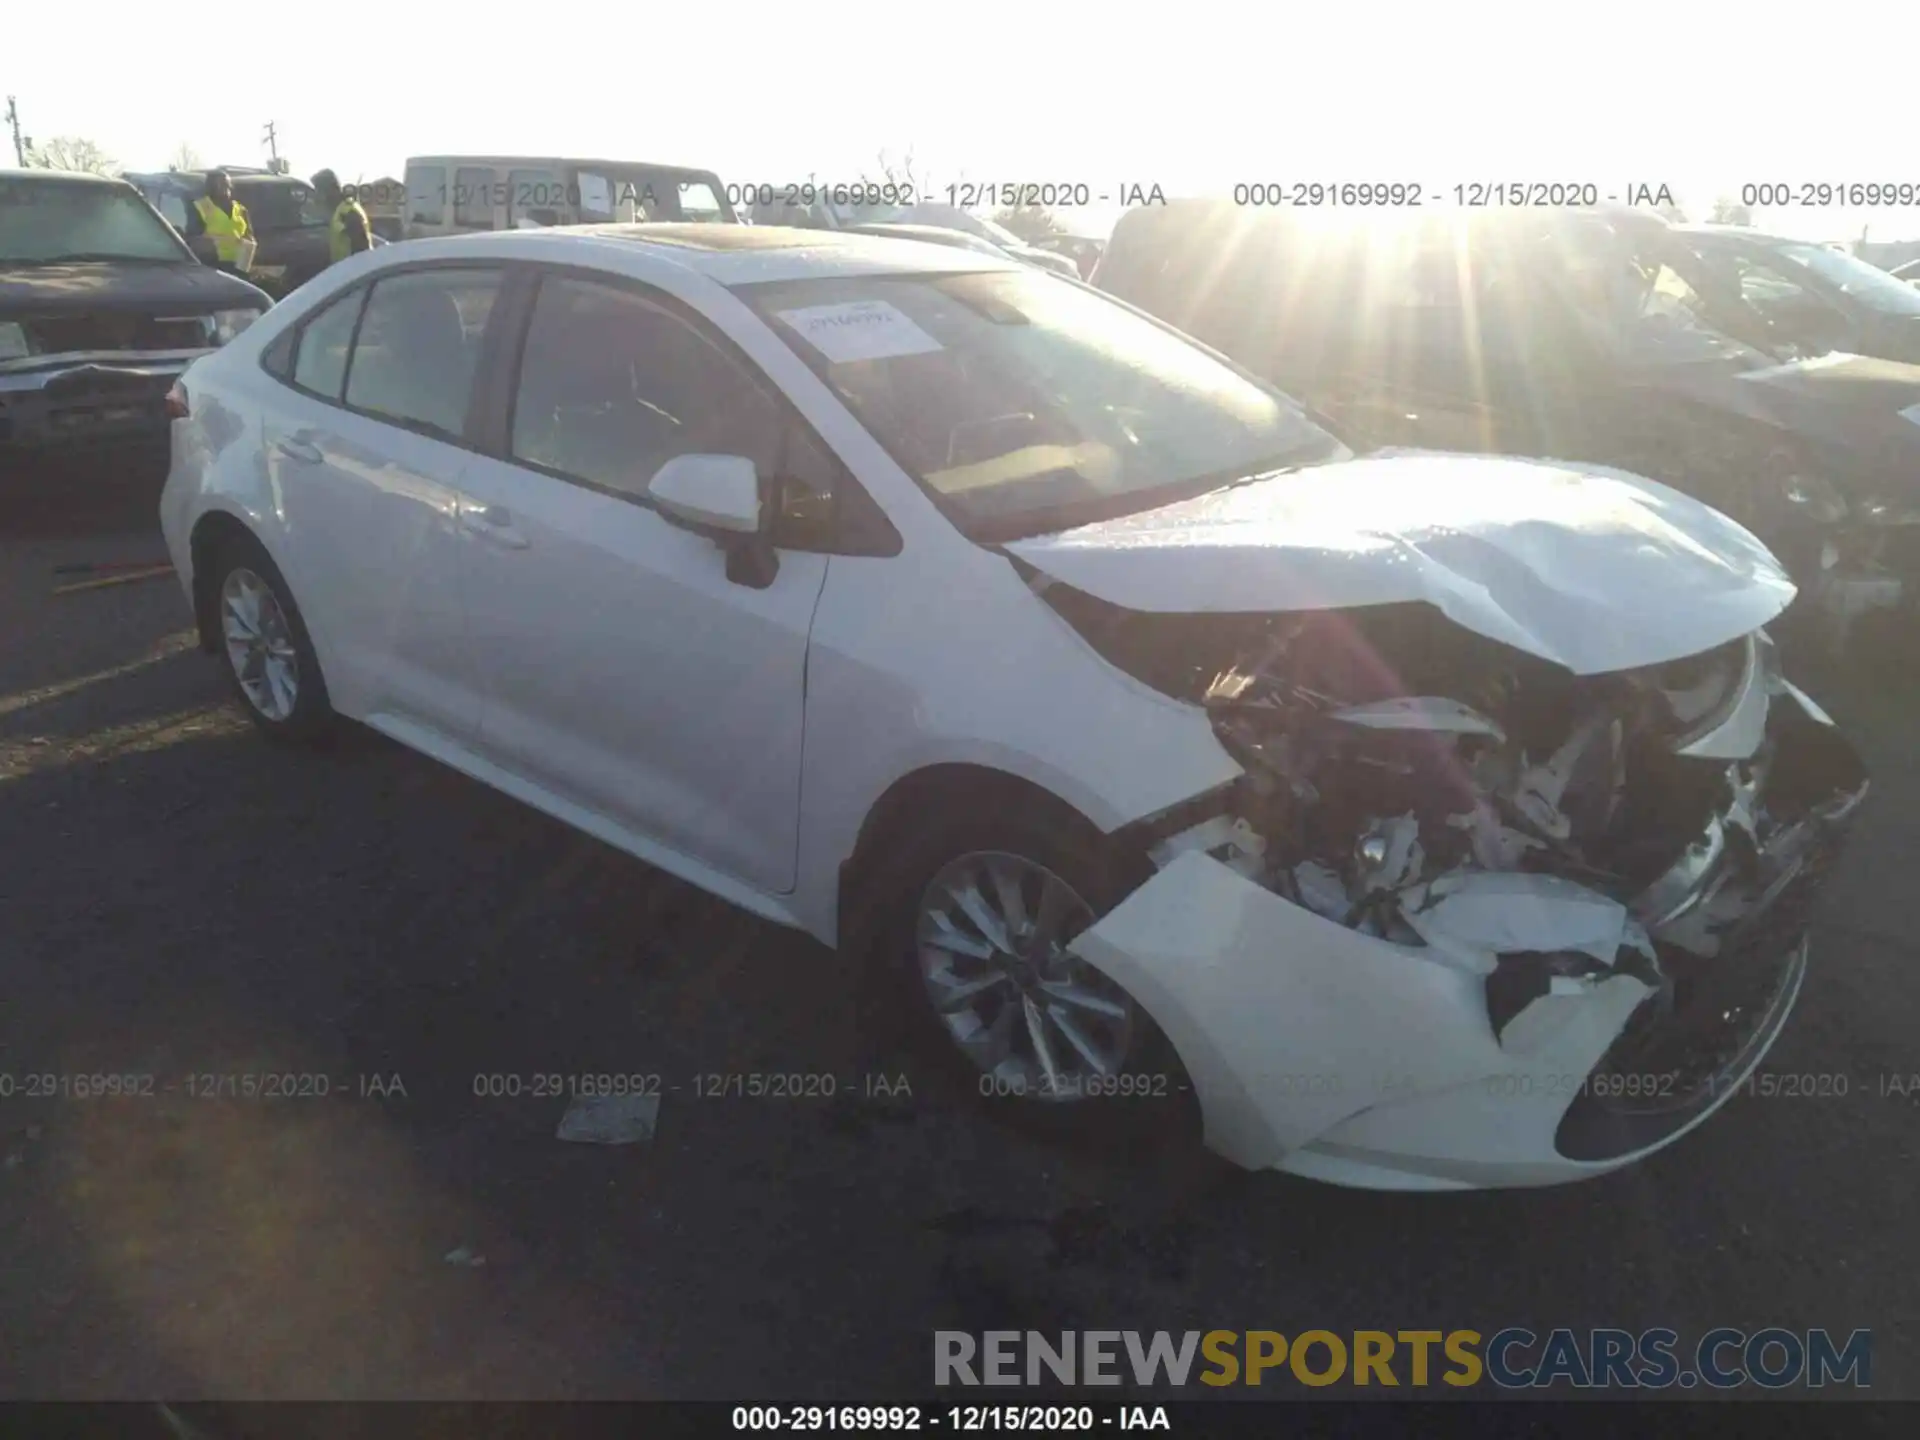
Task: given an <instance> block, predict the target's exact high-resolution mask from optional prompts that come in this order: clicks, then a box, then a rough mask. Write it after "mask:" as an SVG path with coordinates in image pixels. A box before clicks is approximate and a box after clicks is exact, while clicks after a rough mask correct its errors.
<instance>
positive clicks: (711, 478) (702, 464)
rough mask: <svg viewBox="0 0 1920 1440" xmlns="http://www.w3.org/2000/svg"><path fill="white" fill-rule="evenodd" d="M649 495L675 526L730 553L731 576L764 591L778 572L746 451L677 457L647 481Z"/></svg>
mask: <svg viewBox="0 0 1920 1440" xmlns="http://www.w3.org/2000/svg"><path fill="white" fill-rule="evenodd" d="M647 498H648V499H650V500H652V501H653V503H654V504H655V505H657V506H659V508H660V513H661V514H662V515H663V516H665V517H666V518H667V519H668V520H669V521H670V522H672V523H673V524H675V525H680V526H683V527H684V528H686V529H688V530H693V531H697V532H698V533H700V534H702V535H705V536H706V537H707V538H708V539H710V540H712V541H713V542H714V543H715V544H717V545H718V546H720V548H721V549H722V550H724V551H726V554H727V578H728V579H729V580H732V581H735V582H737V583H738V584H741V585H747V586H751V587H752V588H753V589H755V590H764V589H766V588H767V587H768V586H769V585H771V584H772V583H773V578H774V576H775V575H777V574H778V573H779V570H780V558H779V556H778V555H777V554H776V553H775V552H774V548H773V546H772V544H771V543H770V542H769V541H768V538H767V535H766V531H765V529H764V528H763V527H764V518H765V511H764V509H763V508H762V505H761V501H760V475H759V472H758V471H757V470H756V469H755V468H754V464H753V461H751V460H749V459H747V458H746V456H744V455H676V456H674V457H673V458H672V459H671V460H669V461H667V463H666V464H664V465H662V466H661V467H660V468H659V469H658V470H656V471H654V473H653V478H652V479H651V480H649V481H648V482H647Z"/></svg>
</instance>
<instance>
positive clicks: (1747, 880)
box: [1074, 685, 1866, 1190]
mask: <svg viewBox="0 0 1920 1440" xmlns="http://www.w3.org/2000/svg"><path fill="white" fill-rule="evenodd" d="M1770 711H1771V713H1769V714H1768V715H1767V716H1766V718H1765V720H1764V731H1763V732H1756V733H1755V734H1754V735H1753V748H1752V754H1751V755H1750V756H1748V757H1747V758H1746V759H1744V760H1737V761H1734V762H1732V764H1731V766H1730V768H1729V771H1728V775H1729V799H1728V803H1727V805H1726V806H1725V807H1724V808H1723V811H1722V812H1721V813H1719V814H1716V815H1715V816H1714V818H1713V822H1712V825H1713V835H1714V837H1715V838H1714V840H1713V843H1711V844H1707V843H1704V842H1703V843H1701V844H1699V845H1695V846H1691V847H1689V849H1688V853H1687V856H1685V857H1683V859H1682V861H1681V862H1679V863H1678V864H1677V866H1676V869H1677V871H1679V872H1680V873H1682V874H1684V875H1685V877H1686V885H1685V887H1684V888H1682V889H1679V890H1676V888H1675V887H1674V886H1673V885H1672V884H1671V883H1670V880H1671V877H1669V883H1665V884H1664V885H1663V886H1662V887H1656V888H1655V890H1653V891H1650V892H1649V894H1648V896H1647V897H1645V906H1644V907H1643V906H1642V905H1639V904H1636V906H1634V907H1633V908H1634V910H1635V914H1636V918H1640V919H1644V920H1645V921H1647V922H1648V923H1647V929H1648V931H1649V932H1650V934H1651V936H1652V940H1653V943H1654V946H1655V948H1656V951H1657V956H1658V959H1657V963H1656V964H1654V965H1653V966H1651V967H1647V968H1645V969H1642V970H1640V971H1639V972H1638V973H1629V967H1627V966H1625V965H1616V966H1614V967H1613V968H1612V970H1611V971H1607V972H1602V973H1598V974H1589V975H1584V976H1579V977H1574V976H1564V975H1563V976H1559V977H1556V978H1555V979H1554V980H1553V982H1552V983H1551V985H1548V986H1543V987H1542V991H1541V993H1538V994H1537V995H1536V996H1535V997H1534V998H1532V999H1531V1000H1530V1001H1529V1002H1528V1003H1526V1004H1525V1005H1524V1007H1523V1008H1521V1009H1520V1010H1519V1011H1518V1013H1510V1014H1507V1015H1505V1016H1496V1013H1495V1009H1494V1008H1490V981H1492V980H1493V979H1494V978H1495V976H1497V975H1498V974H1499V971H1498V970H1496V971H1495V975H1494V976H1490V975H1487V974H1486V973H1484V972H1478V973H1477V972H1476V971H1475V970H1473V969H1472V968H1471V967H1467V966H1462V965H1459V964H1456V963H1452V962H1451V961H1450V960H1449V958H1448V957H1447V956H1446V955H1445V954H1443V953H1442V952H1440V951H1439V950H1437V949H1435V948H1432V947H1422V946H1414V945H1402V944H1396V943H1393V942H1391V941H1387V940H1383V939H1379V938H1375V937H1372V936H1368V935H1364V934H1361V933H1359V932H1358V931H1356V930H1352V929H1349V928H1347V927H1346V926H1344V925H1341V924H1338V923H1336V922H1335V921H1333V920H1329V919H1325V918H1323V917H1321V916H1320V915H1317V914H1315V913H1313V912H1312V911H1309V910H1307V909H1304V908H1302V907H1301V906H1298V905H1294V904H1292V903H1290V902H1289V901H1287V900H1285V899H1282V898H1281V897H1280V896H1279V895H1278V894H1276V893H1274V892H1273V891H1271V890H1268V889H1267V888H1265V887H1264V886H1262V885H1260V884H1258V883H1256V882H1255V881H1254V880H1251V879H1248V878H1246V877H1245V876H1243V875H1242V874H1240V873H1238V872H1236V871H1235V870H1234V869H1232V868H1230V867H1229V866H1227V865H1226V864H1223V863H1221V862H1220V861H1218V860H1215V859H1213V858H1211V857H1209V856H1208V855H1206V854H1204V853H1202V852H1199V851H1188V852H1186V853H1183V854H1181V855H1179V856H1178V857H1177V858H1175V859H1173V860H1172V861H1171V862H1170V863H1169V864H1167V866H1166V868H1164V869H1163V870H1161V871H1160V872H1159V873H1158V874H1157V875H1155V876H1154V877H1153V878H1152V879H1151V880H1149V881H1147V882H1146V883H1145V884H1143V885H1142V886H1141V887H1140V888H1139V889H1137V890H1136V891H1134V893H1133V894H1132V895H1130V896H1129V897H1128V898H1127V899H1126V900H1125V901H1124V902H1122V904H1121V905H1120V906H1118V907H1117V908H1116V909H1115V910H1113V911H1112V912H1111V913H1109V914H1108V915H1107V916H1106V917H1105V918H1104V919H1102V920H1101V921H1100V922H1099V923H1098V924H1096V925H1094V926H1093V927H1092V928H1091V929H1089V930H1088V931H1086V932H1085V933H1084V934H1082V935H1081V936H1080V937H1079V939H1078V940H1077V941H1076V943H1075V946H1074V948H1075V949H1076V950H1077V951H1078V953H1079V954H1081V955H1082V956H1083V957H1084V958H1085V959H1087V960H1088V961H1089V962H1090V963H1092V964H1094V965H1096V966H1097V967H1099V968H1100V969H1101V970H1103V971H1105V972H1106V973H1107V974H1108V975H1110V976H1111V977H1112V978H1113V979H1115V980H1117V981H1118V982H1119V983H1120V984H1122V985H1124V986H1126V987H1127V989H1128V990H1129V991H1130V992H1131V993H1132V994H1133V995H1134V996H1135V997H1136V999H1137V1000H1138V1001H1139V1002H1140V1003H1141V1004H1142V1005H1143V1006H1144V1007H1145V1008H1146V1009H1147V1011H1148V1012H1149V1013H1150V1014H1151V1015H1152V1016H1153V1017H1154V1019H1155V1020H1156V1021H1157V1022H1158V1023H1159V1025H1160V1027H1161V1029H1162V1030H1163V1031H1165V1033H1166V1035H1167V1037H1168V1039H1169V1040H1170V1041H1171V1042H1172V1044H1173V1046H1174V1048H1175V1049H1176V1051H1177V1052H1178V1053H1179V1055H1180V1058H1181V1061H1182V1062H1183V1064H1184V1065H1185V1067H1186V1070H1187V1072H1188V1077H1189V1078H1190V1080H1191V1081H1192V1083H1193V1085H1194V1088H1195V1090H1196V1091H1197V1092H1198V1098H1199V1101H1200V1107H1201V1113H1202V1117H1203V1122H1204V1125H1205V1130H1206V1139H1207V1143H1208V1144H1209V1145H1210V1146H1211V1147H1212V1148H1213V1149H1215V1150H1216V1151H1218V1152H1219V1153H1220V1154H1222V1155H1223V1156H1225V1157H1226V1158H1228V1159H1230V1160H1232V1161H1234V1162H1236V1163H1238V1164H1240V1165H1243V1166H1246V1167H1248V1168H1269V1167H1271V1168H1278V1169H1282V1170H1287V1171H1291V1172H1293V1173H1296V1174H1300V1175H1305V1176H1310V1177H1313V1178H1317V1179H1322V1180H1328V1181H1333V1182H1337V1183H1342V1184H1349V1185H1359V1186H1365V1187H1368V1188H1376V1189H1425V1190H1433V1189H1466V1188H1478V1187H1485V1186H1521V1185H1544V1184H1553V1183H1557V1182H1561V1181H1566V1180H1574V1179H1580V1178H1583V1177H1586V1176H1591V1175H1597V1174H1601V1173H1604V1172H1606V1171H1608V1170H1612V1169H1616V1168H1618V1167H1620V1166H1623V1165H1626V1164H1629V1163H1631V1162H1633V1161H1634V1160H1637V1159H1639V1158H1641V1157H1643V1156H1645V1155H1647V1154H1650V1153H1652V1152H1653V1151H1655V1150H1658V1149H1660V1148H1662V1147H1664V1146H1666V1145H1669V1144H1671V1143H1672V1142H1673V1141H1675V1140H1677V1139H1678V1138H1679V1137H1680V1136H1681V1135H1684V1134H1685V1133H1686V1132H1687V1131H1688V1130H1691V1129H1692V1128H1693V1127H1695V1126H1696V1125H1698V1124H1700V1123H1701V1122H1702V1121H1704V1120H1705V1119H1706V1118H1707V1117H1708V1116H1709V1115H1711V1114H1712V1113H1713V1112H1714V1111H1715V1110H1717V1109H1718V1108H1719V1107H1720V1106H1721V1105H1722V1104H1724V1103H1725V1102H1726V1100H1727V1099H1728V1098H1729V1097H1730V1096H1731V1095H1732V1094H1733V1093H1734V1091H1735V1089H1736V1088H1737V1087H1738V1086H1739V1085H1740V1084H1741V1082H1742V1081H1743V1080H1744V1079H1745V1078H1746V1076H1747V1075H1748V1074H1749V1073H1751V1071H1752V1070H1753V1068H1754V1067H1755V1066H1756V1065H1758V1064H1759V1062H1760V1060H1761V1058H1762V1057H1763V1056H1764V1055H1765V1054H1766V1051H1767V1049H1768V1048H1769V1047H1770V1046H1771V1045H1772V1043H1773V1040H1774V1038H1775V1037H1776V1036H1777V1035H1778V1034H1779V1032H1780V1030H1781V1028H1782V1026H1783V1025H1784V1024H1785V1022H1786V1018H1787V1015H1788V1013H1789V1012H1790V1011H1791V1009H1792V1006H1793V1003H1794V1000H1795V999H1796V998H1797V996H1798V994H1799V990H1800V986H1801V984H1802V981H1803V978H1804V975H1805V972H1806V965H1807V956H1808V940H1807V926H1808V917H1809V911H1810V908H1811V905H1812V901H1813V898H1814V896H1815V895H1816V894H1817V893H1818V890H1819V887H1820V882H1821V879H1822V877H1823V875H1824V873H1825V871H1826V869H1827V867H1828V865H1829V864H1830V863H1831V861H1832V859H1833V857H1834V856H1835V855H1836V854H1837V852H1838V850H1839V848H1840V846H1841V844H1842V841H1843V838H1844V835H1845V833H1846V830H1847V828H1848V826H1849V825H1850V823H1851V821H1852V819H1853V816H1854V815H1855V813H1856V812H1857V809H1858V806H1859V803H1860V801H1861V799H1862V797H1863V796H1864V794H1865V789H1866V779H1865V775H1864V772H1863V771H1861V769H1860V768H1859V764H1858V760H1857V758H1855V757H1854V755H1853V752H1852V749H1851V747H1849V746H1848V745H1847V743H1846V742H1845V740H1844V739H1842V738H1841V737H1840V736H1839V734H1838V732H1837V731H1836V730H1835V729H1834V728H1833V725H1832V722H1831V721H1830V720H1829V719H1828V718H1827V717H1826V716H1825V715H1824V713H1822V712H1821V711H1820V710H1819V709H1818V707H1817V706H1815V705H1814V704H1813V703H1812V702H1811V701H1809V700H1807V699H1806V698H1805V697H1804V696H1803V695H1801V694H1800V692H1798V691H1797V690H1794V689H1792V687H1790V686H1784V685H1783V686H1782V687H1781V688H1780V689H1779V691H1778V692H1777V693H1775V694H1774V695H1773V697H1772V703H1771V706H1770ZM1688 763H1696V764H1712V763H1719V761H1718V760H1717V759H1700V760H1695V761H1690V762H1688ZM1763 787H1764V789H1765V800H1764V801H1763V800H1762V799H1761V798H1760V797H1761V790H1762V788H1763ZM1769 805H1770V806H1771V807H1772V808H1771V809H1769V808H1767V807H1768V806H1769ZM1589 898H1592V897H1591V896H1590V897H1589ZM1538 903H1539V905H1540V906H1541V907H1542V908H1541V910H1540V911H1538V912H1537V913H1536V915H1534V916H1532V917H1529V923H1545V920H1544V919H1542V918H1541V917H1545V916H1546V912H1547V909H1548V908H1550V906H1551V903H1552V902H1550V901H1548V900H1544V899H1543V900H1540V901H1539V902H1538ZM1654 906H1657V907H1658V909H1659V912H1660V913H1659V914H1657V915H1656V914H1653V913H1651V908H1650V907H1654ZM1508 958H1509V957H1507V956H1504V955H1503V956H1501V957H1500V963H1501V964H1502V965H1505V964H1506V963H1507V960H1508ZM1513 958H1514V959H1515V960H1516V961H1518V962H1521V963H1525V962H1526V961H1527V959H1528V957H1525V956H1515V957H1513ZM1534 958H1537V957H1534Z"/></svg>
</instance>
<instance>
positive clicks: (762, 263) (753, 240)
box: [395, 222, 1023, 285]
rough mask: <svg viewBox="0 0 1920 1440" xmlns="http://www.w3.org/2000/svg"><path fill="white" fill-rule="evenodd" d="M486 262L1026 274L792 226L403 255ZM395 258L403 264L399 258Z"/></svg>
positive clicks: (519, 236) (795, 274)
mask: <svg viewBox="0 0 1920 1440" xmlns="http://www.w3.org/2000/svg"><path fill="white" fill-rule="evenodd" d="M429 248H431V250H432V252H433V253H435V254H441V255H446V254H464V255H474V256H480V255H486V256H493V257H498V258H502V259H521V260H527V261H541V262H545V263H548V264H567V263H569V262H570V261H572V262H575V263H585V262H587V261H589V259H593V260H601V261H607V262H611V264H610V268H613V269H619V268H621V267H620V265H619V263H618V262H619V261H620V260H621V259H623V258H625V257H627V256H631V255H632V254H634V253H635V252H636V251H639V252H641V253H644V254H647V255H649V256H650V257H652V258H654V259H656V260H664V261H667V262H669V263H671V264H674V265H676V266H679V267H680V268H682V269H686V270H690V271H693V272H695V273H697V274H700V275H704V276H706V277H707V278H708V279H710V280H713V281H715V282H716V283H718V284H721V285H747V284H753V283H755V282H758V281H763V280H806V279H828V278H832V277H835V276H852V275H924V274H928V273H930V272H940V273H946V272H952V273H964V272H967V271H979V270H1015V271H1017V270H1021V269H1022V268H1023V267H1022V266H1021V265H1020V264H1019V263H1018V262H1017V261H1014V260H1010V259H1007V260H1003V259H1001V258H999V257H997V256H993V255H988V254H985V253H983V252H981V251H977V250H972V249H959V248H956V247H951V246H945V245H939V246H935V245H929V244H927V243H926V242H924V241H920V240H897V239H894V238H893V237H891V236H885V235H861V234H856V233H853V232H849V231H845V230H806V229H800V228H798V227H794V226H787V225H725V224H665V223H658V222H656V223H652V224H643V225H561V226H553V227H548V228H545V229H540V230H490V231H485V232H482V233H479V234H474V235H448V236H439V237H435V238H431V239H421V240H410V241H408V242H407V244H406V246H405V247H404V250H405V256H406V257H413V256H420V255H424V254H426V253H428V250H429ZM395 258H403V257H402V256H401V255H399V254H398V253H396V257H395Z"/></svg>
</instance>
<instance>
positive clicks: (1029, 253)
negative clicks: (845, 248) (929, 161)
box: [841, 222, 1078, 278]
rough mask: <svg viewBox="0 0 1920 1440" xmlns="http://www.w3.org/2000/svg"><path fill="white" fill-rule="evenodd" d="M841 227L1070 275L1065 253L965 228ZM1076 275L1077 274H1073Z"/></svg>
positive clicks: (859, 232)
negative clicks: (987, 236) (993, 238)
mask: <svg viewBox="0 0 1920 1440" xmlns="http://www.w3.org/2000/svg"><path fill="white" fill-rule="evenodd" d="M841 228H842V229H844V230H848V231H852V232H853V233H855V234H859V235H885V236H890V237H892V238H893V239H895V240H919V241H922V242H923V243H925V244H929V245H945V246H946V247H947V248H948V249H951V250H972V251H973V252H975V253H976V254H980V255H992V256H995V257H996V258H998V259H1002V260H1018V261H1020V262H1022V263H1023V264H1027V265H1032V266H1034V267H1035V268H1037V269H1040V270H1045V271H1047V272H1048V273H1050V274H1055V275H1073V274H1074V272H1073V270H1072V268H1071V267H1070V266H1067V265H1062V264H1061V261H1062V259H1063V258H1064V257H1062V256H1059V255H1056V254H1053V253H1052V252H1051V251H1046V250H1040V249H1036V248H1035V247H1034V246H1032V245H1024V244H1020V243H1017V242H1016V243H1014V244H1011V245H1000V244H996V243H994V242H993V241H991V240H987V239H983V238H982V237H980V236H978V235H974V234H970V233H969V232H967V231H965V230H950V229H948V228H947V227H946V226H944V225H907V224H892V223H883V222H876V223H874V224H868V225H845V226H842V227H841ZM1075 278H1078V277H1077V276H1075Z"/></svg>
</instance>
